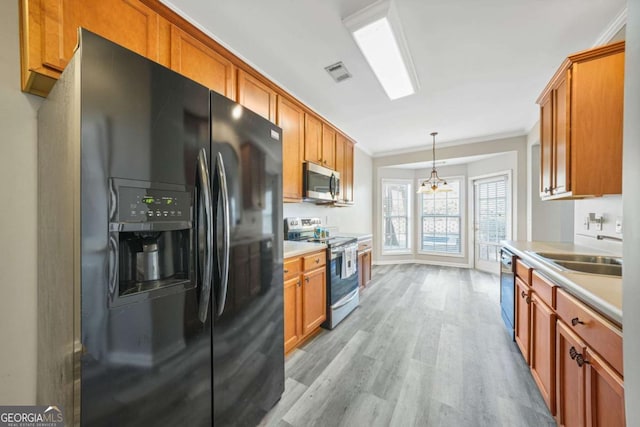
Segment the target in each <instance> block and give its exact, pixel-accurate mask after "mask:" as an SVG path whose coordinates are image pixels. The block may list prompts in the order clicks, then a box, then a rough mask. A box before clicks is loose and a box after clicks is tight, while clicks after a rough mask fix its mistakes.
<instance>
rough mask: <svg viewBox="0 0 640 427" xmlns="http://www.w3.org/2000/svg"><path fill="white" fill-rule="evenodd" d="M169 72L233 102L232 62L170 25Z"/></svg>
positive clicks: (233, 76)
mask: <svg viewBox="0 0 640 427" xmlns="http://www.w3.org/2000/svg"><path fill="white" fill-rule="evenodd" d="M171 69H172V70H174V71H176V72H178V73H180V74H182V75H183V76H186V77H189V78H190V79H192V80H195V81H196V82H198V83H200V84H202V85H204V86H206V87H208V88H209V89H212V90H214V91H216V92H218V93H220V94H222V95H224V96H226V97H227V98H231V99H235V91H234V87H235V67H234V65H233V63H232V62H231V61H230V60H228V59H227V58H225V57H224V56H222V55H220V54H219V53H217V52H216V51H214V50H213V49H211V48H210V47H209V46H207V45H205V44H204V43H202V42H201V41H199V40H197V39H196V38H195V37H193V36H192V35H190V34H188V33H187V32H185V31H183V30H181V29H180V28H178V27H176V26H175V25H172V26H171Z"/></svg>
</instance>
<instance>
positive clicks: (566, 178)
mask: <svg viewBox="0 0 640 427" xmlns="http://www.w3.org/2000/svg"><path fill="white" fill-rule="evenodd" d="M567 88H568V85H567V78H564V79H562V80H561V81H560V82H559V83H558V86H557V87H556V89H555V90H554V97H553V101H554V110H553V116H554V125H555V126H554V132H553V133H554V147H553V168H554V174H553V186H552V192H553V194H560V193H566V192H567V191H570V190H571V185H570V184H571V164H570V158H571V155H570V154H571V153H570V145H569V117H570V116H569V105H570V104H569V92H568V89H567Z"/></svg>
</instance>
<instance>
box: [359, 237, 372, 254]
mask: <svg viewBox="0 0 640 427" xmlns="http://www.w3.org/2000/svg"><path fill="white" fill-rule="evenodd" d="M372 247H373V241H372V240H363V241H361V242H358V252H364V251H368V250H371V248H372Z"/></svg>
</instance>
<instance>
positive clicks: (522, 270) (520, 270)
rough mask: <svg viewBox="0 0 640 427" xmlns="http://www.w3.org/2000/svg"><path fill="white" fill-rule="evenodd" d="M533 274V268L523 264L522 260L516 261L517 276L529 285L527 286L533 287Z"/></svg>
mask: <svg viewBox="0 0 640 427" xmlns="http://www.w3.org/2000/svg"><path fill="white" fill-rule="evenodd" d="M532 272H533V268H531V267H529V266H528V265H527V264H525V263H524V262H522V261H521V260H520V259H517V260H516V275H517V276H518V277H519V278H520V279H521V280H522V281H523V282H524V283H526V284H527V286H531V273H532Z"/></svg>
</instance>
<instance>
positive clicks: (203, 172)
mask: <svg viewBox="0 0 640 427" xmlns="http://www.w3.org/2000/svg"><path fill="white" fill-rule="evenodd" d="M198 176H199V178H200V192H199V193H200V198H201V200H200V203H202V204H203V205H204V216H205V218H204V222H205V224H206V232H205V241H206V244H205V251H204V252H205V263H204V272H203V274H202V286H201V288H200V307H199V309H198V318H199V319H200V321H201V322H202V323H205V322H206V320H207V311H208V310H209V298H210V295H211V280H212V275H213V215H212V212H211V211H212V204H211V187H210V186H209V165H208V164H207V151H206V150H205V149H204V148H201V149H200V152H199V153H198Z"/></svg>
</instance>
